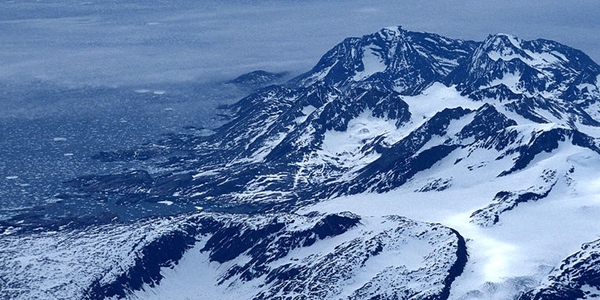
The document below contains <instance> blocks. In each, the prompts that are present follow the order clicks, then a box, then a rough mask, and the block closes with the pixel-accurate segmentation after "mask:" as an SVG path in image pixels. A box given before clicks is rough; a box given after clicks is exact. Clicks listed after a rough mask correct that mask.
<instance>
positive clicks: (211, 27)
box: [0, 0, 600, 85]
mask: <svg viewBox="0 0 600 300" xmlns="http://www.w3.org/2000/svg"><path fill="white" fill-rule="evenodd" d="M599 10H600V7H599V6H598V5H597V3H596V1H595V0H593V1H592V0H580V1H578V2H577V5H575V4H573V3H571V2H564V1H545V2H544V4H543V5H540V4H539V1H532V0H527V1H514V0H508V1H505V0H503V1H500V0H494V1H475V0H463V1H416V0H409V1H391V0H390V1H388V0H374V1H370V2H369V5H365V4H364V2H363V1H358V0H348V1H316V0H306V1H289V0H288V1H285V0H280V1H276V0H271V1H252V2H245V1H211V0H207V1H184V0H179V1H177V0H176V1H168V2H158V1H134V0H129V1H122V2H115V3H109V2H98V3H92V2H90V3H81V2H77V1H72V0H55V1H52V2H38V1H29V2H28V1H22V2H21V1H18V2H13V3H10V2H3V3H0V65H2V68H0V80H13V81H26V80H32V79H42V80H49V81H54V82H58V83H60V84H65V85H82V84H84V85H136V84H144V83H150V82H166V81H175V82H179V81H190V80H200V81H210V80H220V79H225V78H231V77H234V76H236V75H239V74H241V73H244V72H248V71H252V70H255V69H267V70H272V71H292V72H296V73H299V72H303V71H307V70H308V69H310V68H311V67H312V66H313V65H314V64H315V63H316V62H317V61H318V59H319V58H320V56H321V55H323V54H324V53H325V52H326V51H327V50H329V49H330V48H331V47H332V46H334V45H335V44H336V43H338V42H340V41H341V40H342V39H344V38H345V37H347V36H360V35H363V34H368V33H371V32H374V31H376V30H378V29H380V28H382V27H386V26H391V25H403V26H404V27H405V28H406V29H408V30H416V31H429V32H435V33H438V34H441V35H446V36H449V37H452V38H463V39H473V40H482V39H484V38H485V37H486V36H487V35H488V34H490V33H496V32H507V33H512V34H515V35H517V36H520V37H522V38H525V39H533V38H538V37H543V38H548V39H554V40H557V41H559V42H562V43H565V44H568V45H570V46H574V47H576V48H579V49H582V50H584V51H585V52H586V53H588V54H589V55H590V56H591V57H592V58H593V59H595V60H596V61H600V50H598V49H600V47H597V46H598V45H599V44H600V36H598V35H597V34H596V32H597V30H598V25H597V21H596V18H595V16H597V15H598V13H600V11H599Z"/></svg>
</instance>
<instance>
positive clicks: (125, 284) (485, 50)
mask: <svg viewBox="0 0 600 300" xmlns="http://www.w3.org/2000/svg"><path fill="white" fill-rule="evenodd" d="M261 74H262V73H253V74H248V75H247V76H245V77H241V78H246V77H247V78H254V77H256V76H259V75H261ZM599 100H600V66H598V65H597V64H596V63H595V62H593V61H592V60H591V59H590V58H589V57H587V56H586V55H585V54H584V53H582V52H581V51H578V50H575V49H572V48H570V47H568V46H565V45H561V44H559V43H556V42H553V41H548V40H535V41H523V40H521V39H519V38H517V37H514V36H511V35H507V34H496V35H490V36H489V37H488V38H487V39H486V40H485V41H483V42H473V41H461V40H453V39H449V38H445V37H441V36H438V35H435V34H429V33H419V32H410V31H406V30H404V29H402V28H400V27H395V28H385V29H382V30H381V31H379V32H376V33H374V34H370V35H366V36H363V37H361V38H348V39H346V40H344V41H343V42H342V43H340V44H339V45H337V46H335V47H334V48H333V49H332V50H330V51H329V52H327V53H326V54H325V55H324V56H323V58H322V59H321V60H320V61H319V62H318V63H317V65H316V66H315V67H314V68H313V69H312V70H310V71H309V72H307V73H305V74H302V75H300V76H298V77H296V78H294V79H291V80H290V81H288V82H286V83H284V84H280V85H271V86H266V87H263V88H260V89H259V90H257V91H256V92H254V93H252V94H250V95H248V96H247V97H245V98H243V99H241V100H240V101H239V102H237V103H236V104H234V105H231V106H228V107H226V108H224V115H226V116H227V117H228V118H230V121H229V122H228V123H227V124H225V125H224V126H222V127H220V128H219V129H217V130H216V131H214V132H207V131H197V132H194V133H188V134H176V135H172V136H170V137H168V138H165V139H164V140H161V141H157V142H154V143H149V144H146V145H143V146H140V147H139V148H136V149H130V150H120V151H105V152H101V153H99V154H98V155H96V158H97V159H99V160H102V161H105V162H107V163H110V162H113V161H140V162H141V165H142V166H143V168H138V169H135V170H126V171H124V172H123V173H119V174H90V175H86V176H81V177H79V178H75V179H71V180H69V181H67V182H66V183H65V190H64V191H61V192H60V193H58V194H57V195H60V196H61V197H62V199H67V198H68V199H73V201H82V202H84V201H86V202H98V203H101V204H102V205H101V206H102V207H104V205H106V203H112V204H114V206H109V207H117V208H118V209H111V210H110V211H109V213H112V214H116V215H117V216H120V217H123V216H124V215H126V214H127V212H128V211H129V212H131V211H133V210H135V209H136V207H135V206H134V205H133V204H135V203H139V202H148V203H169V204H172V205H174V206H178V207H181V208H182V211H184V210H188V211H189V209H190V208H191V209H192V210H194V209H203V210H204V211H205V212H201V213H192V214H189V213H186V214H183V215H178V216H174V217H151V218H147V219H142V220H138V221H134V222H133V223H118V222H115V221H114V220H113V221H112V222H107V223H108V224H104V225H91V226H87V227H86V226H82V225H81V222H70V223H69V222H62V223H60V224H61V226H50V225H48V222H49V221H48V222H46V223H44V222H42V221H41V219H39V218H30V217H29V216H17V217H15V218H13V219H11V220H8V221H6V222H4V223H3V224H2V230H3V232H4V236H5V238H4V239H3V240H2V241H0V249H1V250H0V251H1V252H0V255H1V256H2V257H3V258H6V259H5V262H4V266H5V267H4V268H3V270H5V271H4V273H3V274H2V275H1V276H0V279H1V280H2V281H0V282H5V284H4V285H5V286H7V287H8V288H5V289H3V290H2V292H0V293H3V295H6V296H7V297H21V298H24V299H25V298H31V297H42V298H43V297H44V295H53V296H54V297H57V298H65V299H66V298H73V297H75V298H77V297H79V298H82V299H83V298H86V297H88V298H98V299H101V298H105V297H117V298H122V297H125V298H132V299H147V298H159V299H166V298H172V299H186V298H192V299H208V298H210V299H234V298H235V299H296V298H295V297H297V298H298V299H515V298H520V299H587V298H594V297H600V291H598V290H597V289H600V281H599V278H600V272H599V271H597V270H598V268H597V267H596V266H595V265H596V260H597V259H596V256H597V255H596V252H597V251H600V246H598V245H599V243H598V241H597V235H598V233H600V222H598V221H597V213H598V212H600V202H598V199H599V198H598V195H599V193H600V181H598V180H597V179H596V175H597V174H599V172H600V148H599V139H600V101H599ZM124 212H125V213H124ZM42 219H43V218H42ZM49 223H52V222H49ZM97 223H102V222H97ZM157 224H161V225H160V226H158V225H157ZM75 225H77V226H75ZM44 228H51V229H52V230H53V231H49V230H50V229H44ZM134 241H137V242H134ZM131 243H133V244H131ZM130 244H131V245H130ZM109 248H110V249H111V250H112V249H113V248H116V249H120V251H108V250H106V249H109ZM12 249H17V250H18V251H17V250H12ZM121 250H122V251H121ZM20 253H23V254H20ZM75 253H78V254H75ZM88 253H89V255H88ZM88 256H94V259H87V257H88ZM99 257H101V258H102V257H103V258H104V259H98V258H99ZM38 258H39V259H38ZM99 260H100V261H102V260H103V261H106V263H105V264H104V263H98V261H99ZM115 261H118V262H122V263H119V264H117V265H118V267H117V265H115V263H114V262H115ZM88 265H94V266H95V268H90V267H86V266H88ZM25 269H27V270H35V271H32V272H25V271H24V270H25ZM58 269H60V270H63V271H64V270H69V272H70V274H72V277H73V278H71V277H67V276H58V275H56V274H54V273H53V272H54V271H53V270H58ZM64 272H66V271H64ZM50 273H52V275H50ZM11 274H13V275H11ZM14 274H19V276H16V275H14ZM57 274H62V273H57ZM28 278H35V279H34V280H33V279H31V280H30V279H28ZM32 291H36V293H37V294H36V293H33V292H32ZM37 291H39V293H38V292H37ZM44 293H46V294H44ZM48 293H50V294H48ZM67 295H74V296H73V297H67Z"/></svg>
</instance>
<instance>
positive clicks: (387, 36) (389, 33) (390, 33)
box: [377, 26, 407, 41]
mask: <svg viewBox="0 0 600 300" xmlns="http://www.w3.org/2000/svg"><path fill="white" fill-rule="evenodd" d="M406 33H407V31H406V30H404V29H403V28H402V26H391V27H384V28H382V29H381V30H379V31H378V32H377V34H378V35H379V37H381V38H382V39H384V40H388V41H394V40H397V39H398V37H400V36H402V35H405V34H406Z"/></svg>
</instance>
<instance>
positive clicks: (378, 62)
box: [352, 45, 387, 81]
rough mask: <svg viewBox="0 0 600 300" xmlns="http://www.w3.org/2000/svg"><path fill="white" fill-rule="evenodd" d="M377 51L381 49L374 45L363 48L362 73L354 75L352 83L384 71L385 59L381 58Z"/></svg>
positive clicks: (385, 66)
mask: <svg viewBox="0 0 600 300" xmlns="http://www.w3.org/2000/svg"><path fill="white" fill-rule="evenodd" d="M379 50H381V48H380V47H378V46H375V45H371V46H369V47H365V48H363V57H362V64H363V71H361V72H358V73H356V74H355V75H354V77H353V78H352V79H353V80H354V81H360V80H364V79H365V78H368V77H370V76H372V75H373V74H375V73H380V72H384V71H385V69H386V68H387V65H386V64H385V59H384V58H383V57H381V54H380V53H379V52H378V51H379Z"/></svg>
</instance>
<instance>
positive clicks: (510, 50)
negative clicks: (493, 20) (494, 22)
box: [481, 33, 532, 61]
mask: <svg viewBox="0 0 600 300" xmlns="http://www.w3.org/2000/svg"><path fill="white" fill-rule="evenodd" d="M522 44H523V41H522V40H521V39H519V38H517V37H516V36H514V35H510V34H506V33H498V34H492V35H489V36H488V37H487V38H486V39H485V41H484V42H483V44H482V46H481V49H482V52H484V53H485V54H487V56H488V57H489V58H490V59H492V60H493V61H498V60H500V59H501V60H504V61H510V60H512V59H514V58H519V59H523V58H524V59H532V57H531V56H530V55H529V54H527V52H525V51H524V50H523V47H522Z"/></svg>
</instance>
